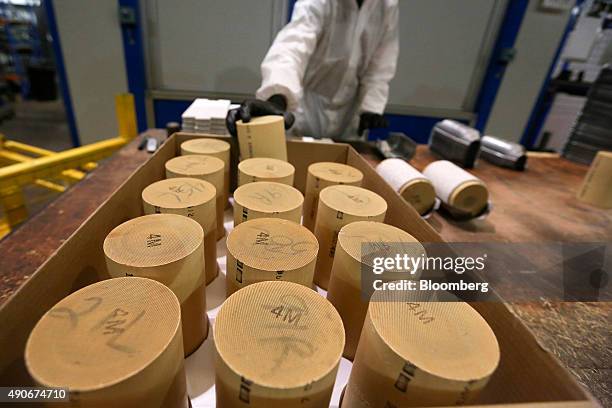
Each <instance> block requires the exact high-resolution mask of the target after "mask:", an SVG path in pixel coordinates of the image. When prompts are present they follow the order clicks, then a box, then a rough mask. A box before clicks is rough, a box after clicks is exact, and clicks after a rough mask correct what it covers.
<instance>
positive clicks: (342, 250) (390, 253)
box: [327, 221, 425, 360]
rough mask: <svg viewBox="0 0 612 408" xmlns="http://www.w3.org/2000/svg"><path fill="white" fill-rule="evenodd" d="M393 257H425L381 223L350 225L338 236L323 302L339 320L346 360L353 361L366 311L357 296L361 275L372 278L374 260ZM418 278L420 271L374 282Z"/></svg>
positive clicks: (416, 245) (409, 238)
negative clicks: (334, 309)
mask: <svg viewBox="0 0 612 408" xmlns="http://www.w3.org/2000/svg"><path fill="white" fill-rule="evenodd" d="M397 254H399V255H400V256H403V255H404V254H406V255H408V256H410V257H411V258H415V259H416V258H419V257H423V256H425V249H424V248H423V245H421V244H420V243H419V241H417V240H416V239H415V238H414V237H413V236H412V235H410V234H408V233H407V232H406V231H403V230H401V229H399V228H396V227H394V226H391V225H387V224H383V223H381V222H372V221H357V222H353V223H350V224H348V225H345V226H344V227H342V229H341V230H340V233H338V244H337V245H336V253H335V256H334V262H333V266H332V271H331V277H330V280H329V287H328V290H327V300H329V301H330V302H331V303H332V304H333V305H334V307H335V308H336V310H337V311H338V313H340V317H342V322H343V323H344V329H345V331H346V345H345V346H344V354H343V355H344V357H346V358H347V359H349V360H353V358H354V357H355V351H356V350H357V344H358V343H359V336H360V335H361V328H362V327H363V320H364V319H365V316H366V313H367V311H368V301H367V300H365V301H364V300H363V299H362V295H361V294H362V281H361V276H362V273H370V274H374V272H373V271H372V267H373V266H374V263H373V259H374V258H376V257H386V258H389V257H391V258H393V257H395V256H396V255H397ZM413 272H414V273H413ZM419 276H420V269H419V270H415V271H409V272H406V273H402V272H397V271H391V272H388V273H382V274H377V275H376V279H381V280H397V279H411V280H416V279H418V278H419ZM390 277H391V279H390Z"/></svg>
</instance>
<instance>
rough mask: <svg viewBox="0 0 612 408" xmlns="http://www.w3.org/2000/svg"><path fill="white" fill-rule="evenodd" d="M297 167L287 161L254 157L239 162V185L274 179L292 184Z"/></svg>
mask: <svg viewBox="0 0 612 408" xmlns="http://www.w3.org/2000/svg"><path fill="white" fill-rule="evenodd" d="M294 175H295V167H293V165H292V164H291V163H287V162H286V161H282V160H278V159H272V158H269V157H253V158H251V159H246V160H243V161H241V162H240V163H238V186H242V185H244V184H247V183H254V182H256V181H274V182H276V183H282V184H287V185H290V186H292V185H293V177H294Z"/></svg>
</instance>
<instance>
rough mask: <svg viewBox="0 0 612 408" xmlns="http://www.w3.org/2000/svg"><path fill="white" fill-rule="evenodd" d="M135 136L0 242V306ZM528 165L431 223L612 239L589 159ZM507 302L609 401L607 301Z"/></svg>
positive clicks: (112, 181) (81, 215)
mask: <svg viewBox="0 0 612 408" xmlns="http://www.w3.org/2000/svg"><path fill="white" fill-rule="evenodd" d="M157 134H159V133H157ZM138 142H139V140H136V141H134V142H132V143H131V144H129V145H128V146H126V147H125V148H124V149H122V150H121V151H119V152H118V153H116V154H115V155H114V156H113V157H111V158H110V159H108V160H107V161H105V162H104V163H102V164H101V165H100V166H99V168H98V169H96V170H95V171H94V172H93V173H92V174H90V175H89V176H88V177H87V178H86V179H85V180H83V181H82V182H80V183H79V184H77V185H75V186H73V187H72V188H70V190H69V191H67V192H66V193H65V194H63V195H62V196H61V197H60V198H58V199H57V200H56V201H54V202H52V203H51V204H50V205H49V206H48V207H47V208H46V209H45V210H43V211H42V212H40V213H39V214H37V215H35V216H34V217H33V218H32V219H31V220H29V221H28V222H27V223H25V224H24V225H23V226H22V227H21V228H19V229H17V230H16V231H14V232H13V233H12V234H10V235H9V236H8V237H7V238H5V239H4V240H3V241H0V271H1V273H0V306H1V305H2V304H3V303H4V302H6V301H7V299H8V298H9V297H10V296H11V294H12V293H14V291H15V290H17V289H18V288H19V287H20V286H21V285H23V284H24V283H25V282H26V281H27V279H28V277H29V276H31V274H32V273H34V271H35V270H36V269H37V268H38V267H39V266H40V265H42V264H43V263H44V262H45V260H46V259H47V258H48V257H49V256H50V255H51V254H53V252H54V251H55V250H56V249H57V248H58V247H59V246H60V245H61V244H62V242H63V241H64V240H66V239H67V238H68V237H69V236H70V235H71V234H72V233H73V232H74V231H75V230H76V229H77V228H78V227H79V226H80V225H81V223H82V222H83V221H84V220H85V219H86V218H87V217H88V216H89V215H90V214H91V213H92V212H93V211H94V210H95V209H96V208H97V207H98V206H99V204H100V203H101V202H102V201H104V200H105V199H106V198H107V197H109V195H111V194H112V193H113V191H114V190H115V189H116V188H117V187H118V186H119V185H120V184H121V183H122V182H123V181H124V180H125V179H126V178H127V177H128V176H129V175H130V174H131V173H132V172H133V171H134V170H135V169H136V168H137V167H138V166H140V165H141V164H142V163H143V162H144V161H146V160H147V158H148V157H149V155H148V154H147V153H146V152H142V151H138V150H137V149H136V146H137V144H138ZM433 160H435V157H433V156H431V155H430V154H429V152H428V151H427V149H426V148H425V147H419V149H418V152H417V155H416V157H415V158H414V159H413V160H412V161H411V164H412V165H414V166H415V167H417V168H418V169H420V170H422V169H423V168H424V167H425V165H426V164H427V163H429V162H431V161H433ZM372 161H373V160H372ZM373 164H375V163H373ZM528 166H529V167H528V170H527V171H525V172H514V171H512V170H507V169H502V168H498V167H495V166H492V165H489V164H488V163H486V162H481V163H479V166H478V168H477V169H474V170H473V173H474V174H476V175H477V176H478V177H480V178H481V179H483V180H484V181H485V182H486V183H487V185H488V187H489V190H490V192H491V198H492V201H493V204H494V209H493V211H492V213H491V214H490V215H489V217H487V218H486V219H485V220H478V221H471V222H454V221H450V220H449V219H448V218H446V217H445V216H443V215H440V214H434V215H433V216H432V217H431V218H430V219H429V222H430V223H431V225H432V226H433V227H434V228H435V229H436V230H437V231H438V232H440V234H441V235H442V236H443V237H444V239H445V240H447V241H452V242H488V241H499V242H555V241H582V242H594V241H598V242H601V241H604V242H609V241H612V211H610V210H609V211H605V210H600V209H596V208H594V207H591V206H588V205H586V204H582V203H580V202H578V201H577V200H576V199H575V198H574V196H575V192H576V189H577V188H578V186H579V184H580V182H581V181H582V179H583V177H584V175H585V174H586V171H587V167H586V166H582V165H578V164H574V163H571V162H569V161H566V160H564V159H560V158H535V157H532V158H530V159H529V161H528ZM512 308H513V310H514V312H515V313H516V314H517V315H518V316H519V317H520V318H521V319H522V320H523V321H524V322H525V323H526V324H527V326H528V327H529V328H530V329H531V330H532V331H533V332H534V333H535V335H536V337H537V338H538V340H539V341H540V343H541V344H542V346H543V347H545V348H547V349H549V350H550V351H551V352H552V353H554V354H555V355H557V356H558V357H559V358H560V360H561V361H562V362H563V363H564V364H565V365H566V366H568V367H569V368H570V370H571V371H572V372H573V373H574V374H575V375H576V377H578V379H579V381H581V382H582V383H583V384H585V385H586V386H587V387H588V388H589V389H590V390H591V392H592V394H593V395H594V396H595V397H596V398H598V399H599V400H600V401H601V402H602V404H603V405H604V406H612V390H611V389H612V382H611V378H612V350H611V347H612V344H611V336H610V327H611V326H610V323H611V313H610V311H611V310H612V304H610V303H554V304H551V303H523V304H513V305H512Z"/></svg>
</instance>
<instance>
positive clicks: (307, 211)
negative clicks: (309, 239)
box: [303, 162, 363, 231]
mask: <svg viewBox="0 0 612 408" xmlns="http://www.w3.org/2000/svg"><path fill="white" fill-rule="evenodd" d="M362 181H363V173H361V172H360V171H359V170H357V169H356V168H354V167H351V166H348V165H346V164H341V163H334V162H318V163H313V164H311V165H310V166H308V173H307V175H306V191H305V193H304V221H303V224H304V226H305V227H306V228H308V229H309V230H311V231H314V226H315V219H316V215H317V206H318V203H319V193H320V192H321V190H323V189H324V188H325V187H329V186H333V185H336V184H347V185H351V186H361V182H362Z"/></svg>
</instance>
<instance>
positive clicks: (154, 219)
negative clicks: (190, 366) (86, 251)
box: [104, 214, 208, 355]
mask: <svg viewBox="0 0 612 408" xmlns="http://www.w3.org/2000/svg"><path fill="white" fill-rule="evenodd" d="M104 254H105V255H106V266H107V268H108V273H109V275H110V276H111V277H121V276H139V277H145V278H150V279H155V280H156V281H158V282H161V283H163V284H164V285H166V286H168V287H169V288H170V289H172V291H173V292H174V294H175V295H176V297H177V298H178V300H179V302H180V303H181V316H182V322H183V323H182V326H183V342H184V345H183V348H184V350H185V355H189V354H191V353H192V352H194V351H195V350H196V349H197V348H198V347H199V346H200V344H202V342H203V341H204V339H206V336H207V334H208V317H207V315H206V283H205V279H204V231H203V230H202V227H201V226H200V224H198V223H197V222H195V221H194V220H192V219H190V218H188V217H184V216H181V215H176V214H153V215H145V216H143V217H138V218H134V219H132V220H129V221H126V222H124V223H123V224H121V225H119V226H117V227H116V228H115V229H113V230H112V231H111V232H110V233H109V234H108V235H107V237H106V239H105V240H104Z"/></svg>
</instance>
